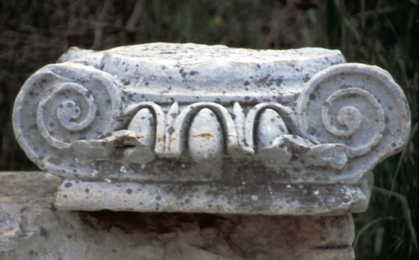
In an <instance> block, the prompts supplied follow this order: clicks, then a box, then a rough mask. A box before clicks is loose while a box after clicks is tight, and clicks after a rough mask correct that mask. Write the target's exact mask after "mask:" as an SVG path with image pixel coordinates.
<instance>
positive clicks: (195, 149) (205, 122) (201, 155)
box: [188, 108, 223, 164]
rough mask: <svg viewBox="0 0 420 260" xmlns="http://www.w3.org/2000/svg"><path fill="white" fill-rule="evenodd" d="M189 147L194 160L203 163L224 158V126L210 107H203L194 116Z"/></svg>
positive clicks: (189, 135)
mask: <svg viewBox="0 0 420 260" xmlns="http://www.w3.org/2000/svg"><path fill="white" fill-rule="evenodd" d="M188 148H189V151H190V154H191V157H192V158H193V159H194V161H196V162H198V163H201V164H211V163H215V162H218V161H220V160H221V159H222V156H223V134H222V128H221V126H220V124H219V121H218V120H217V117H216V115H215V114H214V113H213V111H211V110H210V109H208V108H203V109H201V110H200V111H199V112H198V113H197V114H196V116H195V117H194V119H193V121H192V123H191V126H190V129H189V133H188Z"/></svg>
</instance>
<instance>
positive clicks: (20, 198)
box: [0, 172, 354, 260]
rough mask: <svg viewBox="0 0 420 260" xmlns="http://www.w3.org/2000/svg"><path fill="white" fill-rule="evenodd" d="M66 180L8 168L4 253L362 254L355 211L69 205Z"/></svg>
mask: <svg viewBox="0 0 420 260" xmlns="http://www.w3.org/2000/svg"><path fill="white" fill-rule="evenodd" d="M61 181H62V179H61V178H60V177H56V176H54V175H51V174H48V173H42V172H0V209H1V211H0V259H2V260H16V259H19V260H33V259H39V260H41V259H42V260H52V259H62V260H77V259H102V260H108V259H127V260H130V259H136V260H137V259H142V260H150V259H156V260H239V259H243V260H274V259H282V260H335V259H340V260H351V259H353V258H354V253H353V249H352V247H351V244H352V241H353V239H354V226H353V221H352V218H351V215H339V216H293V217H291V216H262V215H259V216H245V215H212V214H186V213H184V214H181V213H171V214H168V213H160V214H157V213H138V212H111V211H99V212H81V211H65V210H57V209H56V208H55V207H54V206H53V200H54V193H53V191H54V189H55V187H56V186H57V185H58V183H60V182H61ZM91 192H93V191H90V190H89V191H87V193H91Z"/></svg>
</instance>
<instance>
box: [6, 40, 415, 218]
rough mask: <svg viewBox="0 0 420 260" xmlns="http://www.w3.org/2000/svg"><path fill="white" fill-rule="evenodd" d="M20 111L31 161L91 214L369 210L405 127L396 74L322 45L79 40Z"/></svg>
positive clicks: (28, 89)
mask: <svg viewBox="0 0 420 260" xmlns="http://www.w3.org/2000/svg"><path fill="white" fill-rule="evenodd" d="M13 113H14V114H13V125H14V130H15V133H16V137H17V139H18V141H19V143H20V144H21V146H22V148H23V149H24V151H25V152H26V154H27V155H28V157H29V158H30V159H31V160H33V161H34V162H35V163H36V164H37V165H38V166H39V167H40V168H41V169H42V170H45V171H48V172H50V173H52V174H55V175H58V176H62V177H65V178H66V180H65V181H64V183H63V184H62V185H61V187H60V189H59V192H58V194H57V197H56V201H55V203H56V205H57V207H59V208H62V209H84V210H88V209H91V210H99V209H113V210H131V211H166V212H167V211H181V212H212V213H244V214H280V215H281V214H287V215H310V214H345V213H349V212H359V211H363V210H365V209H366V205H367V202H368V200H369V194H370V188H369V187H370V185H371V179H372V178H371V176H370V175H371V173H370V172H371V170H372V169H373V168H374V167H375V165H376V164H377V163H378V162H380V161H381V160H383V159H384V158H386V157H388V156H390V155H392V154H394V153H397V152H399V151H401V149H402V148H403V147H404V145H405V143H406V141H407V138H408V134H409V126H410V114H409V109H408V105H407V100H406V98H405V96H404V93H403V92H402V90H401V89H400V87H399V86H398V85H397V84H396V83H395V82H394V80H393V79H392V77H391V75H389V73H388V72H386V71H384V70H382V69H380V68H378V67H375V66H368V65H363V64H353V63H346V62H345V59H344V57H343V56H342V54H341V53H340V52H339V51H337V50H326V49H320V48H303V49H297V50H286V51H278V50H262V51H258V50H248V49H235V48H227V47H225V46H206V45H197V44H166V43H154V44H143V45H136V46H126V47H120V48H115V49H111V50H107V51H102V52H92V51H83V50H79V49H71V50H70V51H69V52H68V53H66V54H64V55H63V56H62V57H61V58H60V60H59V62H58V63H57V64H52V65H48V66H45V67H43V68H41V69H40V70H39V71H38V72H36V73H35V74H34V75H32V76H31V77H30V78H29V79H28V80H27V82H26V83H25V85H24V86H23V87H22V90H21V92H20V94H19V96H18V97H17V100H16V103H15V108H14V112H13ZM87 189H88V190H91V192H89V193H88V192H86V190H87ZM129 191H131V192H129ZM133 195H135V196H133ZM158 198H159V199H158ZM187 201H188V202H187Z"/></svg>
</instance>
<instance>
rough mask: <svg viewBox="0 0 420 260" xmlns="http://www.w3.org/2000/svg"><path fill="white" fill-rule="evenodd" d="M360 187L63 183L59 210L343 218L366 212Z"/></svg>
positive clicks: (367, 190) (364, 187)
mask: <svg viewBox="0 0 420 260" xmlns="http://www.w3.org/2000/svg"><path fill="white" fill-rule="evenodd" d="M372 177H373V176H372V174H369V175H368V176H367V178H366V179H364V180H363V181H362V182H361V183H360V184H358V185H342V184H333V185H314V184H308V185H304V184H299V185H291V184H269V185H262V184H261V185H255V184H253V183H250V184H246V183H245V184H243V185H241V186H238V185H236V184H228V183H212V184H197V183H185V184H180V183H177V184H169V183H166V184H164V183H155V184H153V183H147V184H141V183H130V182H115V183H113V182H110V181H109V182H84V181H72V180H64V181H63V183H62V185H61V186H60V187H59V188H58V190H57V194H56V197H55V201H54V204H55V206H56V207H57V208H60V209H65V210H85V211H95V210H104V209H110V210H116V211H138V212H198V213H203V212H205V213H222V214H253V215H255V214H264V215H300V216H303V215H325V214H329V215H332V214H334V215H343V214H348V213H351V212H363V211H365V210H366V209H367V206H368V202H369V198H370V194H371V189H372V183H373V178H372Z"/></svg>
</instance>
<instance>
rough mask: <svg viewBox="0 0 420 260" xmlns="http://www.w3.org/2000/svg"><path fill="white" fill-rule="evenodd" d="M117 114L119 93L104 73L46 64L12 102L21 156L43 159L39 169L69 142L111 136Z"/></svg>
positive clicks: (83, 68)
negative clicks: (21, 149)
mask: <svg viewBox="0 0 420 260" xmlns="http://www.w3.org/2000/svg"><path fill="white" fill-rule="evenodd" d="M120 113H121V97H120V93H119V89H118V86H117V85H116V83H115V82H114V80H113V79H112V77H111V76H110V75H108V74H106V73H104V72H102V71H99V70H97V69H95V68H92V67H89V66H84V65H80V64H66V63H63V64H58V65H51V66H46V67H44V68H43V69H41V70H40V71H38V72H37V73H35V74H34V75H33V76H32V77H31V78H29V79H28V81H27V82H26V83H25V85H24V86H23V87H22V90H21V93H20V94H19V96H18V98H17V100H16V103H15V110H14V115H13V116H14V119H13V121H14V122H13V123H14V129H15V132H16V136H17V138H18V141H19V142H20V144H21V146H22V147H23V148H24V150H25V152H26V153H27V155H28V156H29V157H30V158H32V159H33V160H35V161H38V160H47V162H45V161H44V162H42V163H39V164H40V165H42V164H44V163H52V164H53V165H54V163H55V164H58V162H59V161H60V159H59V158H56V157H54V154H57V152H58V151H64V150H66V149H70V148H71V146H72V143H73V142H75V141H79V140H89V139H97V138H101V137H103V136H107V135H109V134H111V133H112V132H113V131H114V129H115V127H114V126H115V124H116V123H118V122H116V120H115V119H116V118H117V116H118V115H119V114H120ZM45 142H46V144H48V145H46V144H45V145H42V144H43V143H45ZM57 149H58V150H57ZM47 154H48V158H47V156H46V155H47ZM39 158H40V159H39ZM44 158H45V159H44ZM48 160H49V161H48Z"/></svg>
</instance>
